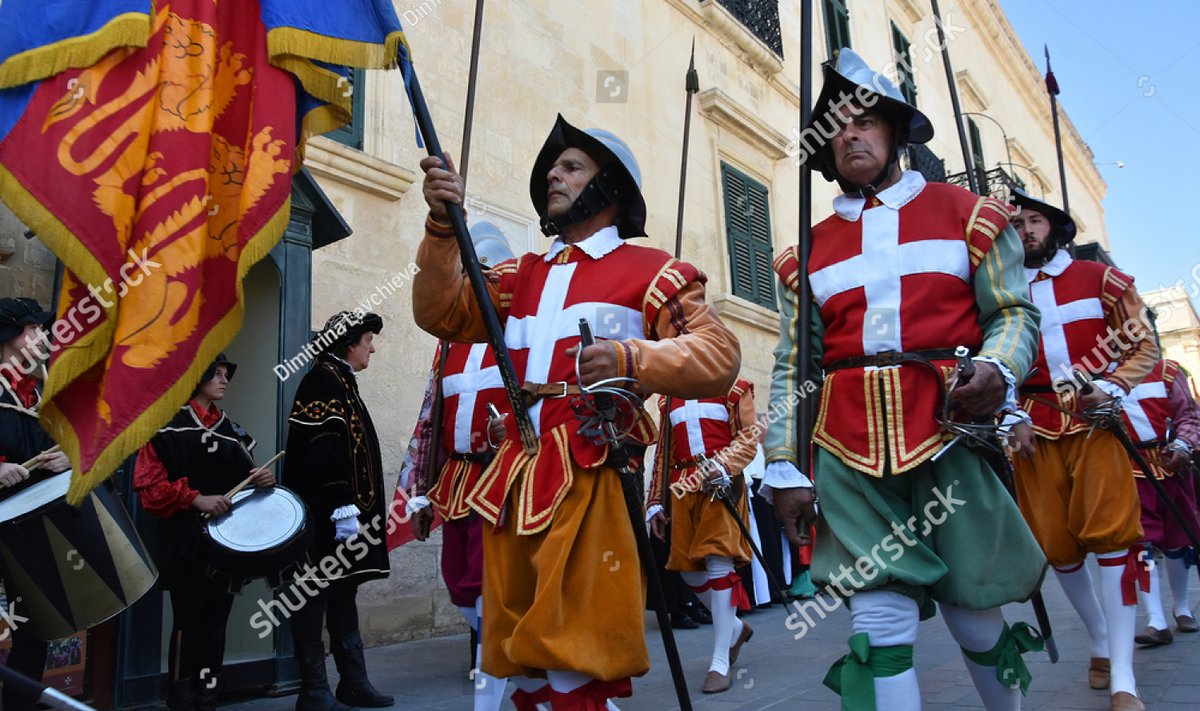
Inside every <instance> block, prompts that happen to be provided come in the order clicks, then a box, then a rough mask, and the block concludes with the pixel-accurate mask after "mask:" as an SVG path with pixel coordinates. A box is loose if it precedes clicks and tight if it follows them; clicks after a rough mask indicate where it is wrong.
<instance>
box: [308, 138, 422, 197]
mask: <svg viewBox="0 0 1200 711" xmlns="http://www.w3.org/2000/svg"><path fill="white" fill-rule="evenodd" d="M304 165H305V167H307V168H308V169H309V171H311V172H312V174H313V175H315V176H317V177H320V178H328V179H329V180H333V181H336V182H338V183H341V184H343V185H346V186H349V187H351V188H355V189H358V190H362V191H363V192H367V193H370V194H371V195H376V196H378V197H381V198H384V199H385V200H391V201H392V202H395V201H397V200H399V199H400V198H402V197H404V194H405V193H406V192H408V189H409V188H410V187H412V184H413V183H415V182H416V181H417V178H418V177H419V176H418V175H417V173H415V172H414V171H412V170H409V169H408V168H402V167H400V166H398V165H393V164H392V163H388V162H387V161H384V160H381V159H379V158H376V157H374V156H372V155H370V154H367V153H364V152H363V151H356V150H354V149H353V148H350V147H348V146H343V145H342V144H340V143H338V142H337V141H333V140H330V139H328V138H325V137H324V136H316V137H314V138H312V139H309V141H308V143H307V144H305V149H304Z"/></svg>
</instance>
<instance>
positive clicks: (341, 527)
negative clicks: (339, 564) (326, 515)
mask: <svg viewBox="0 0 1200 711" xmlns="http://www.w3.org/2000/svg"><path fill="white" fill-rule="evenodd" d="M357 535H358V516H346V517H345V518H339V519H337V520H336V521H334V522H333V540H335V541H348V540H350V539H351V538H354V537H355V536H357Z"/></svg>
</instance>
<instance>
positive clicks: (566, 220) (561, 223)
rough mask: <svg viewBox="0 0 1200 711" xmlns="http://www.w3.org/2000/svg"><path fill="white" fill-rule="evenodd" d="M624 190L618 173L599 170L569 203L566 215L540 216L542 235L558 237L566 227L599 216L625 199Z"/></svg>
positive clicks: (623, 181)
mask: <svg viewBox="0 0 1200 711" xmlns="http://www.w3.org/2000/svg"><path fill="white" fill-rule="evenodd" d="M625 190H626V184H625V180H624V179H622V177H621V173H620V171H618V170H616V169H615V168H613V167H612V166H610V167H607V168H603V169H601V171H600V172H599V173H596V175H595V176H593V177H592V179H591V180H589V181H588V184H587V185H585V186H584V187H583V192H581V193H579V197H577V198H575V202H573V203H571V207H570V208H568V209H567V214H565V215H563V216H561V217H556V218H551V217H550V215H549V214H546V215H543V216H542V220H541V226H542V234H544V235H546V236H547V237H554V236H557V235H560V234H562V231H563V230H564V229H566V228H567V227H570V226H571V225H574V224H576V223H578V222H582V221H584V220H586V219H588V218H590V217H593V216H595V215H598V214H600V213H601V212H603V211H604V209H605V208H607V207H608V206H609V205H613V204H620V202H621V200H623V199H624V197H625Z"/></svg>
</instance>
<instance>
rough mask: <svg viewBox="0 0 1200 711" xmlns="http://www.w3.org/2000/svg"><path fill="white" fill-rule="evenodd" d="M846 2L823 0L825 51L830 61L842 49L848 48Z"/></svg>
mask: <svg viewBox="0 0 1200 711" xmlns="http://www.w3.org/2000/svg"><path fill="white" fill-rule="evenodd" d="M846 2H847V0H823V1H822V7H823V8H824V10H825V49H826V51H827V52H828V56H829V58H830V59H833V56H834V53H836V52H837V51H838V50H839V49H842V48H843V47H849V46H850V9H849V8H848V7H847V6H846Z"/></svg>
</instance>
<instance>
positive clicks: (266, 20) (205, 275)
mask: <svg viewBox="0 0 1200 711" xmlns="http://www.w3.org/2000/svg"><path fill="white" fill-rule="evenodd" d="M349 66H356V67H365V68H387V67H394V66H399V67H401V68H402V70H403V71H405V72H406V80H407V76H409V74H408V72H410V71H411V70H410V68H409V66H408V48H407V45H406V44H405V39H404V34H403V32H402V31H401V29H400V23H399V20H398V19H397V17H396V14H395V10H394V9H393V8H392V6H391V3H390V2H386V1H384V0H380V1H379V2H375V1H373V0H336V1H331V0H236V1H230V2H214V0H156V1H155V2H153V3H151V2H149V0H140V1H136V2H135V1H134V0H89V1H87V2H83V1H78V2H62V1H56V2H47V0H3V2H2V3H0V199H3V201H4V202H5V203H7V204H8V205H9V207H11V208H12V210H13V211H14V212H15V213H16V215H17V217H18V218H20V219H21V221H22V222H24V223H25V224H27V225H29V226H30V227H32V228H33V229H34V230H35V231H36V232H37V233H38V235H39V236H40V237H41V239H42V240H43V241H44V242H45V243H46V244H47V245H48V246H49V247H50V249H51V250H53V251H54V253H55V254H56V255H57V256H58V257H59V259H61V260H62V262H63V264H64V266H65V268H66V269H65V273H64V277H63V286H62V291H61V292H60V294H59V305H58V320H57V321H56V323H55V328H54V330H53V334H54V339H55V340H54V343H53V346H52V356H51V367H50V371H49V372H50V375H49V379H48V381H47V383H46V387H45V391H44V394H43V397H44V399H43V404H42V412H41V418H42V423H43V425H44V426H45V427H46V429H47V431H48V432H49V433H50V434H51V436H52V437H54V439H55V441H56V442H58V443H59V444H61V445H62V447H63V450H64V451H65V452H66V453H67V455H68V456H69V457H70V459H71V462H72V465H73V469H74V479H73V481H72V484H71V490H70V492H69V495H68V498H69V500H70V501H72V502H78V501H80V500H81V499H82V498H83V497H84V496H86V494H87V492H89V491H90V490H91V489H92V488H93V487H95V486H96V485H97V484H99V483H100V482H101V481H103V480H104V479H105V478H106V477H108V476H109V475H110V474H111V473H112V472H113V471H114V470H115V469H116V467H117V466H119V465H120V463H121V462H122V461H124V459H125V458H126V457H128V456H129V455H130V454H132V453H133V452H134V451H136V450H137V448H138V447H140V446H141V445H142V444H143V443H144V442H146V441H147V440H148V439H149V438H150V437H151V436H152V435H153V434H154V432H155V431H156V430H157V429H158V427H160V426H161V425H162V424H163V423H164V422H166V421H167V420H168V419H169V418H170V417H171V416H172V415H173V414H174V413H175V412H176V411H177V410H178V409H179V407H180V406H181V405H183V403H185V402H186V401H187V399H188V397H189V396H190V394H191V392H192V388H193V386H194V385H195V384H196V383H197V382H198V381H199V379H200V375H201V373H203V371H204V370H205V368H207V366H208V364H209V363H210V362H211V361H212V360H213V358H214V357H215V356H216V355H217V353H219V352H220V351H222V350H224V348H225V347H226V346H227V345H228V344H229V343H230V341H232V340H233V338H234V336H235V335H236V334H237V332H238V330H239V329H240V328H241V325H242V316H243V303H242V279H243V277H244V276H245V274H246V273H247V272H248V271H249V270H250V268H251V267H252V266H253V265H254V264H255V263H256V262H257V261H258V260H260V259H262V258H263V257H265V256H266V255H267V254H268V252H270V250H271V248H272V247H273V246H274V245H275V244H276V243H277V242H278V241H279V239H280V237H281V236H282V235H283V231H284V229H285V227H286V226H287V220H288V213H289V196H290V186H291V177H292V175H293V173H295V172H296V171H297V170H299V168H300V158H299V155H300V149H301V147H302V146H303V143H304V140H305V139H306V138H307V137H308V136H311V135H314V134H317V133H323V132H325V131H328V130H331V129H333V128H336V127H337V126H339V125H341V124H343V123H345V122H348V121H349V120H350V109H351V102H350V96H351V93H350V91H349V89H350V87H349V86H348V82H349V76H350V74H349V73H350V69H349V68H348V67H349Z"/></svg>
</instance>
